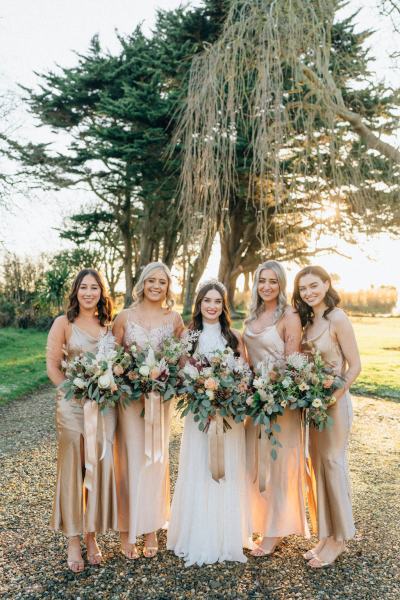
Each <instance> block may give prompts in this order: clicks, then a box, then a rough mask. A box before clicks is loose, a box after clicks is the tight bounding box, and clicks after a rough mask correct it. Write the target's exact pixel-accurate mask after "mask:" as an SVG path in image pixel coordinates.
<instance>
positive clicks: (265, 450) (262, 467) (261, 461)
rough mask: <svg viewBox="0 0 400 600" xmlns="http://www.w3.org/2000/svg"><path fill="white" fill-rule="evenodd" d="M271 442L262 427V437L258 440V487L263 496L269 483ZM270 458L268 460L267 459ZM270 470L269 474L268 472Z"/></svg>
mask: <svg viewBox="0 0 400 600" xmlns="http://www.w3.org/2000/svg"><path fill="white" fill-rule="evenodd" d="M270 446H271V444H270V441H269V438H268V434H267V433H266V431H265V428H264V427H260V437H259V438H258V461H257V463H258V465H257V466H258V486H259V490H260V493H261V494H262V493H263V492H265V490H266V489H267V483H268V481H269V477H270V473H269V468H270V467H269V462H270V459H269V457H268V454H269V452H270V451H271V450H270ZM267 457H268V458H267ZM267 470H268V472H267Z"/></svg>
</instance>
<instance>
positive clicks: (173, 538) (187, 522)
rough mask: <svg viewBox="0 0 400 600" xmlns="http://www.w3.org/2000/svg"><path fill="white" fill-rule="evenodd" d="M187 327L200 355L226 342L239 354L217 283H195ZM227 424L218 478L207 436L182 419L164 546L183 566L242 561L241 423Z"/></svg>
mask: <svg viewBox="0 0 400 600" xmlns="http://www.w3.org/2000/svg"><path fill="white" fill-rule="evenodd" d="M189 328H190V329H192V330H198V331H200V336H199V340H198V345H197V348H196V352H197V353H199V354H200V355H203V356H206V357H208V358H211V357H212V355H213V353H214V352H216V351H219V350H224V348H225V347H226V346H229V347H230V348H232V350H233V351H234V353H236V354H237V355H241V356H244V347H243V343H242V340H241V337H240V334H239V332H237V331H235V330H233V329H232V328H231V320H230V315H229V309H228V306H227V298H226V290H225V287H224V286H223V284H222V283H220V282H218V281H211V282H206V283H205V284H203V285H202V286H201V287H200V289H199V290H198V292H197V296H196V299H195V305H194V309H193V317H192V322H191V324H190V325H189ZM229 424H230V425H231V429H229V430H228V431H227V432H225V434H224V435H223V437H224V441H223V443H224V461H225V464H224V467H225V478H224V479H221V480H219V482H218V481H214V479H213V478H212V475H211V473H210V470H209V454H208V434H206V433H203V432H202V431H200V430H199V429H198V425H197V423H196V422H195V421H194V418H193V415H192V414H188V415H187V416H186V417H185V424H184V431H183V437H182V443H181V450H180V459H179V472H178V479H177V482H176V486H175V493H174V498H173V501H172V508H171V520H170V524H169V529H168V539H167V548H168V549H170V550H173V551H174V552H175V554H176V555H177V556H180V557H182V558H184V560H185V564H186V566H190V565H193V564H197V565H202V564H211V563H214V562H223V561H224V560H233V561H239V562H245V561H246V557H245V555H244V554H243V546H251V541H250V540H251V530H252V527H251V523H250V521H249V519H250V507H249V504H250V503H249V500H248V491H249V489H248V486H247V479H246V464H245V461H246V446H245V435H244V427H243V423H235V422H234V421H233V420H232V419H230V418H229Z"/></svg>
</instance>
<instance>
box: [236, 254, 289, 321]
mask: <svg viewBox="0 0 400 600" xmlns="http://www.w3.org/2000/svg"><path fill="white" fill-rule="evenodd" d="M265 269H270V270H271V271H273V272H274V273H275V275H276V278H277V280H278V285H279V296H278V303H277V306H276V309H275V314H274V323H277V322H278V321H279V319H280V318H281V317H282V316H283V314H284V312H285V310H286V308H287V307H288V300H287V292H286V285H287V283H286V273H285V270H284V268H283V267H282V265H281V264H280V263H279V262H278V261H277V260H266V261H265V262H263V263H261V265H258V267H257V269H256V272H255V274H254V281H253V288H252V290H251V302H250V309H249V316H248V317H247V319H246V323H250V321H254V320H255V319H257V318H258V317H259V316H260V315H261V313H262V312H264V300H263V299H262V298H261V296H260V294H259V293H258V285H259V282H260V275H261V272H262V271H264V270H265Z"/></svg>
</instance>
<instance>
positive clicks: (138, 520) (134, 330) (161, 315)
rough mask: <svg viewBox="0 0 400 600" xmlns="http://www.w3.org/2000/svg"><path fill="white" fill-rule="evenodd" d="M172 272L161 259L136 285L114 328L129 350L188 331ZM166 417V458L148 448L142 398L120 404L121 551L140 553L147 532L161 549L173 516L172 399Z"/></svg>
mask: <svg viewBox="0 0 400 600" xmlns="http://www.w3.org/2000/svg"><path fill="white" fill-rule="evenodd" d="M171 286H172V277H171V273H170V271H169V269H168V267H167V266H166V265H164V263H162V262H152V263H150V264H148V265H147V266H146V267H144V269H143V271H142V273H141V275H140V278H139V281H138V282H137V284H136V286H135V289H134V297H133V304H132V305H131V306H130V308H127V309H125V310H123V311H122V312H121V313H120V314H119V315H118V316H117V318H116V319H115V323H114V328H113V332H114V335H115V338H116V341H117V343H119V344H122V345H123V346H124V347H125V348H126V349H127V350H129V348H130V347H131V346H132V344H135V345H136V346H137V347H139V348H143V347H145V346H148V345H150V346H152V347H153V349H154V350H156V349H157V348H158V347H159V346H160V344H161V343H162V341H163V340H164V339H165V338H166V337H169V336H174V335H175V336H180V335H181V334H182V331H183V328H184V326H183V321H182V318H181V316H180V315H179V314H178V313H177V312H175V311H173V310H172V306H173V304H174V302H173V299H172V290H171ZM158 408H159V409H160V410H161V416H160V418H161V419H163V422H164V423H163V428H164V444H163V448H162V456H161V459H157V460H156V459H152V460H149V459H148V457H147V456H146V453H145V420H144V418H143V417H142V411H143V403H142V402H131V404H129V405H128V406H125V407H124V406H119V409H118V410H119V413H118V428H117V436H116V437H117V449H116V453H115V460H116V471H117V490H118V508H119V518H118V522H119V530H120V536H121V551H122V553H123V554H124V555H125V556H126V557H127V558H129V559H136V558H138V557H139V552H138V549H137V546H136V542H137V537H138V536H139V535H143V534H144V536H145V540H144V548H143V555H144V556H145V557H146V558H152V557H154V556H155V555H156V554H157V551H158V542H157V533H156V532H157V530H158V529H160V528H161V527H163V526H165V524H166V523H167V521H168V518H169V509H170V506H169V505H170V495H169V460H168V443H169V430H170V423H171V416H172V402H171V401H168V402H164V403H162V404H161V406H160V407H158Z"/></svg>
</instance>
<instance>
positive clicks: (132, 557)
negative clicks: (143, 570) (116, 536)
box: [121, 544, 140, 560]
mask: <svg viewBox="0 0 400 600" xmlns="http://www.w3.org/2000/svg"><path fill="white" fill-rule="evenodd" d="M128 546H134V548H135V549H134V551H133V553H130V554H128V550H127V549H126V548H124V547H123V546H121V554H123V555H124V556H125V558H127V559H129V560H136V559H137V558H139V556H140V555H139V551H138V549H137V548H136V544H128Z"/></svg>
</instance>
